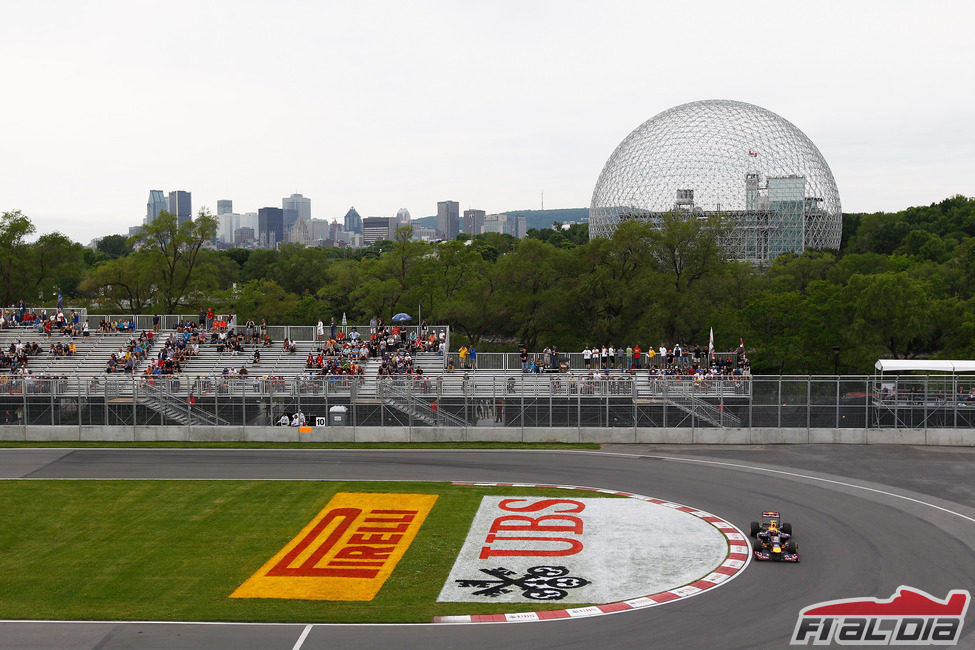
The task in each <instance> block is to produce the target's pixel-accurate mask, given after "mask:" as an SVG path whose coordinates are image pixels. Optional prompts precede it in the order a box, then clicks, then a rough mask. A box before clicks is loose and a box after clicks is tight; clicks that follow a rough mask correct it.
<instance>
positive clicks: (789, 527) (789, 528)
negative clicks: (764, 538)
mask: <svg viewBox="0 0 975 650" xmlns="http://www.w3.org/2000/svg"><path fill="white" fill-rule="evenodd" d="M782 532H783V533H785V534H786V535H791V534H792V524H782Z"/></svg>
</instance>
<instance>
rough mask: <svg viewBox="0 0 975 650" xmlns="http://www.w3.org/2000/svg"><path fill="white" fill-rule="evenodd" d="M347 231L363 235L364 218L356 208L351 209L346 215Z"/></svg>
mask: <svg viewBox="0 0 975 650" xmlns="http://www.w3.org/2000/svg"><path fill="white" fill-rule="evenodd" d="M345 229H346V230H347V231H348V232H355V233H359V234H360V235H361V234H362V217H360V216H359V213H358V212H356V211H355V206H353V207H351V208H349V211H348V212H346V213H345Z"/></svg>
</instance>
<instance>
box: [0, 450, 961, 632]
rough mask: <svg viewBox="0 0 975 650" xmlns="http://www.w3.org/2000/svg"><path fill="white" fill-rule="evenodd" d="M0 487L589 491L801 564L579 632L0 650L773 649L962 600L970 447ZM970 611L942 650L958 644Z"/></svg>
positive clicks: (442, 461)
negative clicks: (930, 602)
mask: <svg viewBox="0 0 975 650" xmlns="http://www.w3.org/2000/svg"><path fill="white" fill-rule="evenodd" d="M0 477H3V478H21V477H24V478H103V479H109V478H162V479H169V478H172V479H180V478H193V479H220V478H234V479H312V480H314V479H370V480H375V479H380V480H396V479H403V480H429V481H449V480H459V481H500V482H531V483H557V484H566V485H579V486H590V487H603V488H612V489H616V490H622V491H628V492H634V493H637V494H643V495H648V496H654V497H658V498H661V499H666V500H672V501H676V502H679V503H683V504H686V505H689V506H693V507H696V508H700V509H702V510H707V511H709V512H712V513H714V514H716V515H718V516H721V517H723V518H725V519H727V520H729V521H731V522H733V523H735V524H736V525H737V526H738V527H739V528H741V529H743V530H746V531H747V528H748V523H749V521H751V520H754V519H757V518H758V514H759V513H760V512H761V511H762V510H763V509H778V510H781V511H782V512H783V515H784V519H785V520H787V521H791V522H792V524H793V526H794V533H795V539H796V540H797V541H798V542H799V545H800V551H801V554H802V562H801V563H800V564H796V565H792V564H788V565H787V564H778V563H776V564H771V563H758V562H752V563H751V565H750V566H749V567H748V569H747V570H745V571H744V572H742V573H741V574H740V575H739V576H738V577H736V578H735V579H733V580H731V581H730V582H728V583H726V584H724V585H722V586H720V587H718V588H715V589H712V590H709V591H708V592H706V593H704V594H701V595H699V596H695V597H692V598H687V599H683V600H680V601H677V602H673V603H668V604H664V605H660V606H657V607H651V608H648V609H642V610H636V611H630V612H624V613H620V614H613V615H607V616H598V617H592V618H586V619H573V620H562V621H551V622H541V623H509V624H468V625H435V624H430V625H413V626H394V625H372V626H365V625H260V624H254V625H239V624H216V625H215V624H208V625H201V624H191V623H151V622H150V623H124V622H94V623H55V622H51V623H46V622H11V621H7V622H0V647H4V648H20V647H26V648H106V649H109V648H110V649H114V648H133V649H134V648H139V649H150V648H176V647H179V648H182V647H194V648H196V647H199V648H227V647H232V648H235V650H244V649H246V648H261V649H266V648H271V649H276V648H281V649H283V650H292V649H296V648H301V649H311V648H364V647H368V648H420V647H423V648H437V649H438V650H439V649H440V648H485V649H488V648H490V649H491V650H497V649H499V648H529V647H531V648H549V647H559V648H639V647H650V648H784V647H788V644H789V638H790V635H791V633H792V630H793V628H794V626H795V624H796V616H797V614H798V612H799V610H800V609H802V608H803V607H805V606H807V605H812V604H814V603H817V602H821V601H825V600H832V599H837V598H853V597H877V598H887V597H889V596H890V595H891V594H892V593H893V592H894V590H895V589H896V588H897V587H898V586H899V585H909V586H913V587H917V588H919V589H922V590H924V591H927V592H929V593H930V594H932V595H934V596H936V597H938V598H943V597H944V596H945V595H946V594H947V592H948V591H949V590H951V589H968V590H970V591H973V590H975V589H973V587H975V508H973V507H972V504H975V449H970V448H926V447H905V446H840V445H837V446H832V445H817V446H792V445H789V446H777V447H766V448H763V447H701V446H697V447H689V446H634V445H627V446H616V447H614V446H608V447H606V448H604V450H603V451H600V452H585V451H471V452H464V451H409V450H374V451H362V450H348V451H340V450H293V449H289V450H189V449H158V450H157V449H4V450H0ZM0 485H2V484H0ZM0 489H2V488H0ZM973 610H975V608H970V609H969V612H968V615H967V620H966V622H965V626H964V630H963V633H962V639H961V640H960V641H959V643H958V646H957V647H959V648H962V647H964V648H973V647H975V621H973V618H975V611H973ZM500 611H504V609H503V608H501V609H500ZM309 623H312V624H313V623H314V622H313V621H309Z"/></svg>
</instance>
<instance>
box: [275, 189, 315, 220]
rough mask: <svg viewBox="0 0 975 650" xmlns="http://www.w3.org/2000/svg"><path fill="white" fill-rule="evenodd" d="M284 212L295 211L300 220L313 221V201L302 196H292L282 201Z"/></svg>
mask: <svg viewBox="0 0 975 650" xmlns="http://www.w3.org/2000/svg"><path fill="white" fill-rule="evenodd" d="M281 209H282V210H295V211H296V212H297V213H298V217H297V218H298V219H304V220H305V221H309V220H310V219H311V199H309V198H307V197H304V196H302V195H301V194H292V195H291V196H286V197H284V198H283V199H281Z"/></svg>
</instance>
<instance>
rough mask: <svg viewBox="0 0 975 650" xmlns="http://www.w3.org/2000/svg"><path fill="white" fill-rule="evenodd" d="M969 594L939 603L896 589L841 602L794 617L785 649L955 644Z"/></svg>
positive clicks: (915, 592) (956, 591)
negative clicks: (887, 595) (886, 594)
mask: <svg viewBox="0 0 975 650" xmlns="http://www.w3.org/2000/svg"><path fill="white" fill-rule="evenodd" d="M970 599H971V594H970V593H969V592H968V591H967V590H964V589H953V590H952V591H950V592H948V595H947V596H945V598H944V599H941V598H935V597H934V596H932V595H931V594H929V593H926V592H924V591H921V590H920V589H915V588H914V587H908V586H906V585H901V586H900V587H898V588H897V591H895V592H894V594H893V595H892V596H891V597H890V598H887V599H880V598H844V599H841V600H829V601H826V602H823V603H816V604H815V605H810V606H809V607H805V608H803V610H802V611H801V612H799V619H798V620H797V621H796V627H795V630H793V632H792V641H791V645H809V644H810V643H811V644H813V645H829V644H832V643H836V644H838V645H912V646H918V645H956V644H957V643H958V639H959V638H960V637H961V630H962V625H963V624H964V622H965V612H967V611H968V601H969V600H970Z"/></svg>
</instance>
